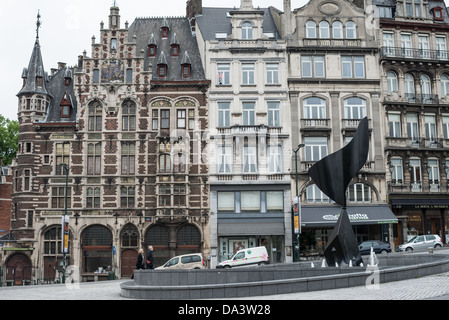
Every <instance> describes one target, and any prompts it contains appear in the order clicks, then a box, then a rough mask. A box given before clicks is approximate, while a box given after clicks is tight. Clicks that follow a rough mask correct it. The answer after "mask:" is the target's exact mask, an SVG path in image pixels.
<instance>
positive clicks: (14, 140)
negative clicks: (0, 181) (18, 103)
mask: <svg viewBox="0 0 449 320" xmlns="http://www.w3.org/2000/svg"><path fill="white" fill-rule="evenodd" d="M18 144H19V122H18V121H15V120H10V119H8V118H5V117H4V116H2V115H1V114H0V157H3V165H8V164H11V163H12V160H13V159H14V158H15V157H16V154H17V149H18Z"/></svg>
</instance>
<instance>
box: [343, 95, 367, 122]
mask: <svg viewBox="0 0 449 320" xmlns="http://www.w3.org/2000/svg"><path fill="white" fill-rule="evenodd" d="M344 109H345V119H352V120H357V119H363V118H365V117H366V101H365V100H364V99H361V98H357V97H353V98H348V99H345V100H344Z"/></svg>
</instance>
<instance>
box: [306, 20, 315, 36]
mask: <svg viewBox="0 0 449 320" xmlns="http://www.w3.org/2000/svg"><path fill="white" fill-rule="evenodd" d="M306 38H309V39H310V38H311V39H313V38H316V23H315V21H307V23H306Z"/></svg>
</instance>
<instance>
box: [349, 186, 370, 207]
mask: <svg viewBox="0 0 449 320" xmlns="http://www.w3.org/2000/svg"><path fill="white" fill-rule="evenodd" d="M371 200H372V191H371V187H370V186H368V185H366V184H364V183H355V184H353V185H351V186H349V187H348V201H349V202H353V203H354V202H358V203H361V202H364V203H367V202H371Z"/></svg>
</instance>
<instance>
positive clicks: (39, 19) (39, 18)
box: [36, 10, 42, 39]
mask: <svg viewBox="0 0 449 320" xmlns="http://www.w3.org/2000/svg"><path fill="white" fill-rule="evenodd" d="M41 25H42V22H41V13H40V10H38V11H37V22H36V39H39V28H40V27H41Z"/></svg>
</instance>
